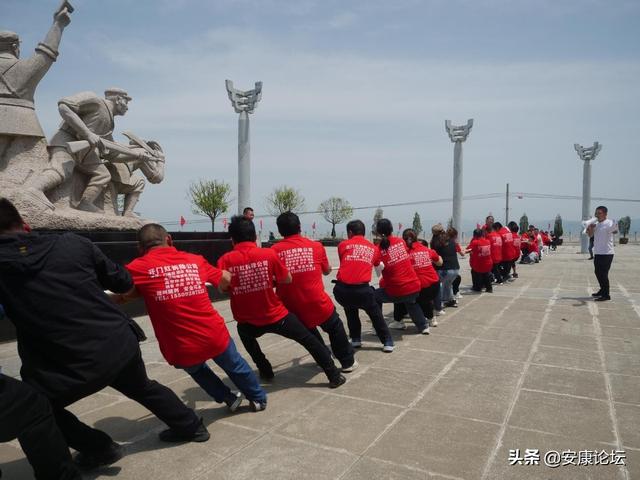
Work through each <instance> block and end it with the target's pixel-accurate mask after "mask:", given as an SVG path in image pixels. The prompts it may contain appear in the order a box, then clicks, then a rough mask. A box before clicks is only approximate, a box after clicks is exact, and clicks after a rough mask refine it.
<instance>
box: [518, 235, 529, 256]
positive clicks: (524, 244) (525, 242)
mask: <svg viewBox="0 0 640 480" xmlns="http://www.w3.org/2000/svg"><path fill="white" fill-rule="evenodd" d="M520 250H522V251H523V252H524V251H525V250H527V251H530V250H529V234H527V233H523V234H522V235H520Z"/></svg>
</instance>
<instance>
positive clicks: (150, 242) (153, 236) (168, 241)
mask: <svg viewBox="0 0 640 480" xmlns="http://www.w3.org/2000/svg"><path fill="white" fill-rule="evenodd" d="M171 245H173V240H172V238H171V235H169V233H168V232H167V231H166V230H165V228H164V227H163V226H162V225H158V224H157V223H147V224H146V225H145V226H144V227H142V228H141V229H140V230H138V250H140V253H147V252H148V251H149V250H151V249H152V248H155V247H170V246H171Z"/></svg>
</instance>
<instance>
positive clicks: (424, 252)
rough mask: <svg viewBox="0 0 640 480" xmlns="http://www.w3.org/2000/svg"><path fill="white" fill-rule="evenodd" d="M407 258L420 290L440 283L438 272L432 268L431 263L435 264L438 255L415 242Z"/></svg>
mask: <svg viewBox="0 0 640 480" xmlns="http://www.w3.org/2000/svg"><path fill="white" fill-rule="evenodd" d="M409 258H411V264H412V265H413V269H414V270H415V271H416V275H418V279H419V280H420V288H427V287H430V286H431V285H433V284H434V283H436V282H439V281H440V277H439V276H438V272H436V269H435V268H433V262H437V261H438V259H439V258H440V255H438V253H437V252H436V251H435V250H431V249H430V248H428V247H425V246H424V245H422V244H421V243H420V242H416V243H414V244H413V245H412V248H411V249H410V250H409Z"/></svg>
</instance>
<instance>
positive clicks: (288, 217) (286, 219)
mask: <svg viewBox="0 0 640 480" xmlns="http://www.w3.org/2000/svg"><path fill="white" fill-rule="evenodd" d="M276 225H278V232H280V235H282V236H283V237H289V236H291V235H296V234H298V233H300V218H298V215H296V214H295V213H293V212H284V213H281V214H280V215H279V216H278V218H277V219H276Z"/></svg>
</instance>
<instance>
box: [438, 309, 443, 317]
mask: <svg viewBox="0 0 640 480" xmlns="http://www.w3.org/2000/svg"><path fill="white" fill-rule="evenodd" d="M440 315H444V310H436V317H439V316H440Z"/></svg>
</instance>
